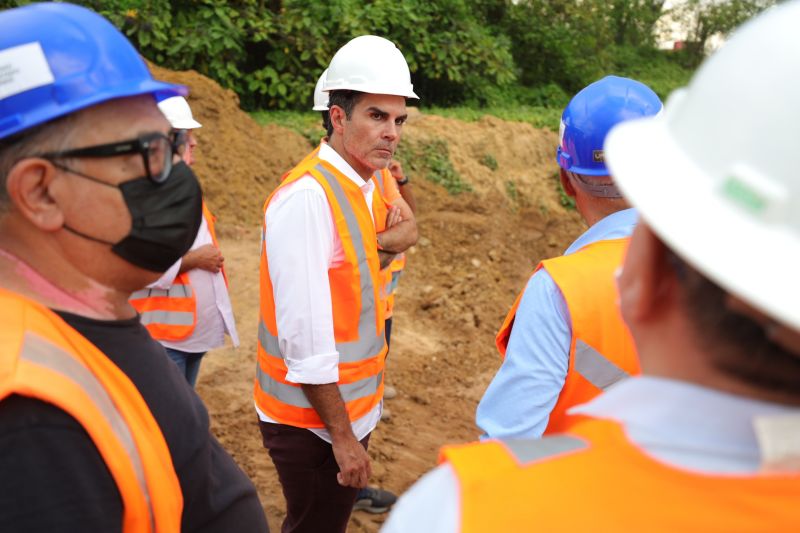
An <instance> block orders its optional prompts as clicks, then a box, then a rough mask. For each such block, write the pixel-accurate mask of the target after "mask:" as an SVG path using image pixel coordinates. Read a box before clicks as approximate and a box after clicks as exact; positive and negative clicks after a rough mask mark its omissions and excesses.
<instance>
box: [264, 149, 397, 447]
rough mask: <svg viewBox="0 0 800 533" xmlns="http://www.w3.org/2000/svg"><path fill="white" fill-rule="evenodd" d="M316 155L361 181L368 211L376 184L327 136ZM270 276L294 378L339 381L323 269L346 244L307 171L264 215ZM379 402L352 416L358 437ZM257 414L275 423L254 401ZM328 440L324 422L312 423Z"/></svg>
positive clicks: (340, 256) (338, 260) (373, 420)
mask: <svg viewBox="0 0 800 533" xmlns="http://www.w3.org/2000/svg"><path fill="white" fill-rule="evenodd" d="M319 157H320V159H323V160H324V161H327V162H328V163H330V164H331V165H333V166H334V167H335V168H336V169H338V170H339V171H340V172H341V173H342V174H344V175H345V176H346V177H347V178H348V179H350V180H351V181H352V182H353V183H355V184H356V185H358V187H359V188H360V189H361V192H362V193H363V194H364V201H365V202H366V203H367V207H368V209H369V212H370V215H372V217H373V223H374V222H375V220H374V217H375V215H374V214H373V213H372V195H373V192H374V189H375V184H374V182H373V181H372V180H370V181H366V182H365V181H364V180H363V179H362V178H361V177H360V176H359V175H358V173H357V172H356V171H355V170H353V168H352V167H351V166H350V165H349V164H348V163H347V162H346V161H345V160H344V159H342V157H341V156H340V155H339V154H338V153H336V150H334V149H333V148H331V147H330V146H328V145H327V144H325V143H322V144H321V145H320V149H319ZM264 218H265V224H266V242H267V259H268V262H269V276H270V280H271V281H272V289H273V296H274V298H275V317H276V322H277V326H278V343H279V345H280V349H281V354H282V355H283V358H284V361H285V363H286V366H287V368H288V370H289V371H288V373H287V374H286V380H287V381H291V382H292V383H303V384H311V385H323V384H326V383H336V382H338V381H339V352H338V351H337V350H336V341H335V339H334V335H333V309H332V303H331V289H330V282H329V280H328V270H329V269H331V268H335V267H337V266H339V265H341V264H342V262H343V261H344V248H343V247H342V242H341V239H340V238H339V233H338V232H337V231H336V227H335V225H334V222H333V216H332V214H331V207H330V204H329V203H328V198H327V197H326V195H325V191H324V190H323V188H322V186H321V185H320V184H319V183H317V181H316V180H315V179H314V178H313V177H311V176H310V175H306V176H303V177H301V178H300V179H298V180H297V181H295V182H294V183H292V184H290V185H287V186H285V187H283V188H281V189H280V190H279V191H278V192H276V193H275V195H274V196H273V197H272V200H271V201H270V203H269V206H267V211H266V213H265V215H264ZM381 408H382V402H381V403H379V404H378V405H376V406H375V408H373V409H372V410H371V411H370V412H369V413H367V414H366V415H364V416H363V417H361V418H359V419H358V420H355V421H353V422H352V427H353V433H354V434H355V436H356V438H357V439H358V440H361V439H363V438H364V437H366V436H367V435H368V434H369V433H370V432H371V431H372V430H373V429H375V426H376V425H377V424H378V421H379V420H380V416H381ZM256 411H257V412H258V416H259V418H260V419H261V420H262V421H264V422H270V423H276V421H275V420H272V419H271V418H269V417H268V416H267V415H265V414H264V413H263V412H262V411H261V410H260V409H258V406H256ZM310 431H312V432H313V433H315V434H316V435H317V436H319V437H320V438H321V439H323V440H325V441H327V442H331V437H330V434H329V433H328V431H327V430H326V429H310Z"/></svg>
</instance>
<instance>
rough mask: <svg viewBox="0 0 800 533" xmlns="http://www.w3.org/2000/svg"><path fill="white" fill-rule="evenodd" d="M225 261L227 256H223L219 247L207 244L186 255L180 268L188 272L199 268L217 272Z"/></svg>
mask: <svg viewBox="0 0 800 533" xmlns="http://www.w3.org/2000/svg"><path fill="white" fill-rule="evenodd" d="M224 262H225V258H224V257H222V253H221V252H220V251H219V248H217V247H216V246H214V245H213V244H206V245H203V246H201V247H200V248H197V249H196V250H192V251H190V252H188V253H187V254H186V255H184V256H183V261H182V263H181V269H180V270H181V272H187V271H189V270H193V269H195V268H199V269H201V270H207V271H208V272H213V273H214V274H216V273H217V272H219V271H220V269H221V268H222V265H223V263H224Z"/></svg>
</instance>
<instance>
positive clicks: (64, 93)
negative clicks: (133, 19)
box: [0, 3, 188, 139]
mask: <svg viewBox="0 0 800 533" xmlns="http://www.w3.org/2000/svg"><path fill="white" fill-rule="evenodd" d="M187 92H188V91H187V89H186V87H184V86H182V85H174V84H171V83H164V82H160V81H156V80H154V79H153V77H152V75H151V74H150V71H149V70H148V69H147V65H146V64H145V62H144V60H142V58H141V57H140V56H139V53H138V52H137V51H136V49H135V48H134V47H133V45H132V44H131V43H130V42H129V41H128V39H126V38H125V36H124V35H122V34H121V33H120V32H119V31H118V30H117V29H116V28H115V27H114V26H113V25H112V24H111V23H110V22H108V21H107V20H106V19H105V18H103V17H101V16H100V15H98V14H97V13H95V12H93V11H90V10H88V9H86V8H83V7H79V6H75V5H72V4H61V3H58V4H57V3H40V4H31V5H28V6H25V7H19V8H14V9H8V10H4V11H0V139H4V138H6V137H9V136H11V135H14V134H15V133H19V132H21V131H24V130H26V129H28V128H32V127H34V126H37V125H39V124H43V123H45V122H47V121H49V120H53V119H55V118H58V117H61V116H64V115H68V114H70V113H74V112H75V111H78V110H80V109H84V108H86V107H89V106H93V105H96V104H99V103H102V102H105V101H108V100H112V99H114V98H124V97H128V96H138V95H142V94H152V95H154V96H156V97H158V96H159V95H172V96H174V95H181V96H184V95H186V94H187Z"/></svg>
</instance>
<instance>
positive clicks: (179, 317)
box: [141, 311, 195, 326]
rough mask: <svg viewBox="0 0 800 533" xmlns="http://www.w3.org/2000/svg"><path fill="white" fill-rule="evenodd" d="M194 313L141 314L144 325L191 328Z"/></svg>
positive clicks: (157, 312)
mask: <svg viewBox="0 0 800 533" xmlns="http://www.w3.org/2000/svg"><path fill="white" fill-rule="evenodd" d="M194 317H195V315H194V313H188V312H184V311H145V312H144V313H142V314H141V321H142V324H144V325H145V326H147V325H149V324H164V325H167V326H191V325H192V324H194Z"/></svg>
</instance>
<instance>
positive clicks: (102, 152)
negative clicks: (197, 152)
mask: <svg viewBox="0 0 800 533" xmlns="http://www.w3.org/2000/svg"><path fill="white" fill-rule="evenodd" d="M185 149H186V130H172V132H170V136H169V137H167V136H166V135H164V134H163V133H148V134H146V135H142V136H140V137H137V138H136V139H133V140H129V141H121V142H116V143H109V144H99V145H96V146H86V147H84V148H75V149H73V150H64V151H63V152H48V153H45V154H40V155H39V156H38V157H42V158H45V159H51V158H63V157H115V156H118V155H125V154H139V155H141V156H142V161H144V168H145V171H146V172H147V177H148V178H149V179H150V180H152V181H154V182H155V183H163V182H164V181H165V180H166V179H167V177H168V176H169V173H170V171H172V159H173V157H174V156H175V155H178V156H183V152H184V151H185Z"/></svg>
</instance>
